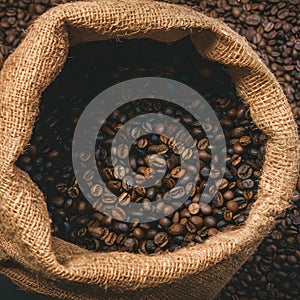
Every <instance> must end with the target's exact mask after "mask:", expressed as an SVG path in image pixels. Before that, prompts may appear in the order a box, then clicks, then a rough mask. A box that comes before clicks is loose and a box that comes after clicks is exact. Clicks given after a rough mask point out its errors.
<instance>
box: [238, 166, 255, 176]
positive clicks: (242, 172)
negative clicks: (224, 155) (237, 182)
mask: <svg viewBox="0 0 300 300" xmlns="http://www.w3.org/2000/svg"><path fill="white" fill-rule="evenodd" d="M252 173H253V170H252V169H251V167H250V166H248V165H246V164H243V165H241V166H240V167H239V168H238V171H237V175H238V177H239V178H241V179H248V178H250V177H251V175H252Z"/></svg>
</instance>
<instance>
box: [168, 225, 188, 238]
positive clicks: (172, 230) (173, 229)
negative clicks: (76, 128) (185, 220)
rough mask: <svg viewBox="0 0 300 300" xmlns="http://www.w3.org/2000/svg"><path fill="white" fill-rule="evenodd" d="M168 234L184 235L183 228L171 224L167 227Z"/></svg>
mask: <svg viewBox="0 0 300 300" xmlns="http://www.w3.org/2000/svg"><path fill="white" fill-rule="evenodd" d="M169 232H170V234H171V235H181V234H184V232H185V227H184V226H183V225H182V224H180V223H177V224H173V225H171V226H170V227H169Z"/></svg>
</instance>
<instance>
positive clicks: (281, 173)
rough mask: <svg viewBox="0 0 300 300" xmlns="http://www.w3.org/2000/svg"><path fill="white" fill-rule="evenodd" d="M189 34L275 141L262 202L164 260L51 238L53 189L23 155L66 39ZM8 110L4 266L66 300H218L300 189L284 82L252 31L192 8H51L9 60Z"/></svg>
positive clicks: (3, 148) (1, 190)
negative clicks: (233, 225) (248, 36)
mask: <svg viewBox="0 0 300 300" xmlns="http://www.w3.org/2000/svg"><path fill="white" fill-rule="evenodd" d="M188 35H189V36H190V37H191V39H192V41H193V43H194V45H195V47H196V49H197V51H198V52H199V54H200V55H202V56H203V57H205V58H207V59H209V60H212V61H217V62H219V63H221V64H223V65H225V66H226V69H227V71H228V73H229V74H230V75H231V77H232V80H233V82H234V84H235V88H236V92H237V94H238V95H239V96H240V97H242V99H243V100H244V101H245V103H246V104H247V105H248V106H249V107H250V112H251V115H252V118H253V120H254V122H255V123H256V124H257V126H258V128H259V129H260V130H261V131H262V132H264V133H265V134H266V135H267V136H268V137H269V139H268V142H267V144H266V155H265V161H264V165H263V170H262V178H261V180H260V184H259V191H258V199H257V201H256V202H255V204H254V205H253V207H252V209H251V213H250V215H249V218H248V219H247V222H246V224H245V225H244V226H242V227H241V228H239V229H238V230H235V231H233V232H227V233H220V234H218V235H217V236H215V237H212V238H209V239H208V240H207V241H206V242H205V243H204V244H201V245H198V246H194V247H190V248H185V249H181V250H179V251H177V252H175V253H170V254H165V255H157V256H146V255H142V254H130V253H121V252H117V253H93V252H90V251H87V250H85V249H81V248H79V247H77V246H75V245H72V244H70V243H67V242H65V241H63V240H61V239H58V238H55V237H52V236H51V230H50V219H49V217H48V212H47V207H46V203H45V196H44V195H43V194H42V192H41V191H40V190H39V189H38V187H37V186H36V184H34V183H33V182H32V180H31V179H30V177H29V175H28V174H27V173H25V172H23V171H22V170H20V169H19V168H18V167H16V166H15V162H16V160H17V158H18V156H19V155H20V154H21V153H22V152H23V151H24V148H25V146H26V145H27V144H28V142H29V140H30V136H31V134H32V129H33V126H34V122H35V120H36V117H37V116H38V113H39V101H40V97H41V94H42V92H43V91H44V90H45V89H46V87H47V86H48V85H50V84H51V82H52V81H53V80H54V79H55V77H56V76H57V75H58V74H59V72H60V71H61V69H62V68H63V65H64V62H65V61H66V58H67V54H68V49H69V46H70V45H75V44H77V43H79V42H88V41H96V40H104V39H120V38H151V39H155V40H158V41H161V42H173V41H177V40H178V39H181V38H183V37H185V36H188ZM99 55H101V53H99ZM78 72H80V70H78ZM0 116H1V118H0V129H1V131H0V170H1V172H0V205H1V209H0V221H1V226H0V273H2V274H4V275H6V276H8V277H9V278H11V279H12V280H13V281H14V282H15V283H16V284H18V285H19V286H20V287H22V288H23V289H26V290H28V291H31V292H38V293H43V294H46V295H52V296H55V297H59V298H65V299H212V298H213V297H214V296H215V295H216V294H217V293H218V292H219V291H220V289H221V288H222V287H223V286H224V285H225V283H226V282H227V281H228V280H229V279H230V277H231V276H232V274H233V273H234V272H235V271H236V270H237V269H238V268H239V267H240V266H241V265H242V264H243V263H244V262H245V261H246V259H247V258H248V257H249V256H250V255H251V254H252V253H253V252H254V251H255V249H256V248H257V246H258V244H259V243H260V242H261V240H262V239H263V237H264V236H265V235H266V234H267V233H268V232H269V231H270V229H271V228H272V226H273V225H274V222H275V221H274V220H275V218H276V216H279V215H280V214H281V213H282V212H283V211H284V210H285V209H286V208H287V207H288V206H289V199H291V198H292V196H293V191H294V187H295V184H296V178H297V171H298V165H297V164H298V158H299V156H298V152H297V147H298V143H299V140H298V135H297V130H296V124H295V122H294V119H293V116H292V113H291V110H290V107H289V105H288V102H287V100H286V98H285V96H284V93H283V91H282V89H281V88H280V86H279V84H278V82H277V81H276V79H275V77H274V76H273V75H272V74H271V73H270V71H269V70H268V69H267V68H266V67H265V65H264V64H263V63H262V62H261V61H260V59H259V58H258V56H257V55H256V54H255V53H254V51H252V50H251V48H250V47H249V45H248V44H247V42H246V40H245V39H244V38H242V37H241V36H239V35H237V34H236V33H235V32H233V31H232V30H231V29H230V28H229V27H228V26H226V25H225V24H223V23H221V22H219V21H217V20H215V19H212V18H209V17H206V16H204V15H202V14H201V13H199V12H196V11H194V10H192V9H191V8H186V7H182V6H176V5H171V4H166V3H161V2H153V1H128V0H126V1H85V2H76V3H67V4H64V5H61V6H57V7H55V8H53V9H51V10H49V11H48V12H47V13H45V14H44V15H42V16H41V17H39V18H38V19H37V20H36V21H35V22H34V24H33V25H32V26H31V28H30V30H29V32H28V35H27V37H26V38H25V40H24V41H23V42H22V44H21V45H20V46H19V47H18V48H17V49H16V51H15V52H14V53H13V54H12V55H10V57H9V58H8V59H7V61H6V62H5V64H4V66H3V69H2V71H1V73H0Z"/></svg>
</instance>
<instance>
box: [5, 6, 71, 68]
mask: <svg viewBox="0 0 300 300" xmlns="http://www.w3.org/2000/svg"><path fill="white" fill-rule="evenodd" d="M65 2H68V1H67V0H35V1H31V0H17V1H15V0H4V1H0V69H1V66H2V63H3V60H4V59H5V58H6V57H7V56H8V55H9V54H10V53H11V52H12V51H13V50H14V49H15V48H16V47H17V46H18V44H19V43H20V42H21V41H22V39H23V38H24V36H25V35H26V30H27V28H28V26H29V25H30V24H31V23H32V22H33V21H34V20H35V19H36V18H37V17H38V16H39V15H41V14H42V13H44V12H45V11H46V10H47V9H49V8H50V7H52V6H55V5H58V4H60V3H65Z"/></svg>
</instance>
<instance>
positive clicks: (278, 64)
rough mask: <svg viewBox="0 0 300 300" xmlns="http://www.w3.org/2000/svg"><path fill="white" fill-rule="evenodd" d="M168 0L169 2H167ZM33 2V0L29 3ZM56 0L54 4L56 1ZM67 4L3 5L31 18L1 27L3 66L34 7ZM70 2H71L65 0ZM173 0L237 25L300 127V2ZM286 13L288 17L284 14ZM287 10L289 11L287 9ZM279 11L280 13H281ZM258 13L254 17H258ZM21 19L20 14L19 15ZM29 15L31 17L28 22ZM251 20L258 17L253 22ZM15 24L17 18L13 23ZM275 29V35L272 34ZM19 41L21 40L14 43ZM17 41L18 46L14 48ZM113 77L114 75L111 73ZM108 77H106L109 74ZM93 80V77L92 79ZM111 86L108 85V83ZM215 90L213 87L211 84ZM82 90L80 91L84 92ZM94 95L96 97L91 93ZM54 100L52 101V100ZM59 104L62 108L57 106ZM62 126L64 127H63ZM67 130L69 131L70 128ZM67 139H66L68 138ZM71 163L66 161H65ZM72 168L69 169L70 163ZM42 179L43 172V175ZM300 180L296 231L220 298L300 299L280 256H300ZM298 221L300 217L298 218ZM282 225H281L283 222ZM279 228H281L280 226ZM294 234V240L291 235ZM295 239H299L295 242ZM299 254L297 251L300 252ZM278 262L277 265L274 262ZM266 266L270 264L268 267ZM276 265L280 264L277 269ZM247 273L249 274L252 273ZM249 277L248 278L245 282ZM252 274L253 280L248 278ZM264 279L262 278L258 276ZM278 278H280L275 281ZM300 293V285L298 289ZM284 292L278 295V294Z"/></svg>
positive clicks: (285, 218) (1, 14)
mask: <svg viewBox="0 0 300 300" xmlns="http://www.w3.org/2000/svg"><path fill="white" fill-rule="evenodd" d="M163 1H164V0H163ZM29 2H30V3H29ZM51 2H53V3H51ZM54 2H56V3H59V2H63V1H60V0H56V1H49V0H41V1H34V3H32V1H25V0H24V1H21V0H20V1H11V0H6V1H5V0H4V1H2V2H1V3H0V8H1V9H0V23H1V24H2V22H4V23H5V21H3V20H4V19H7V18H8V15H9V14H10V13H9V12H8V11H9V10H16V11H17V12H18V13H19V14H20V15H21V16H22V15H23V14H24V15H25V16H26V17H24V18H23V20H24V21H25V22H26V25H24V27H21V26H17V25H16V23H14V24H13V25H11V24H10V26H7V25H6V27H5V26H0V69H1V60H2V58H3V59H5V58H6V57H7V55H8V54H9V53H10V52H11V51H13V49H14V48H15V47H16V46H17V45H18V43H19V41H20V40H21V38H20V36H21V37H23V36H24V35H25V33H26V30H27V28H28V26H29V25H30V23H31V22H32V20H33V19H35V18H36V17H37V16H38V15H39V14H40V13H41V12H38V13H37V11H36V10H35V11H34V10H33V6H34V5H42V6H44V7H45V10H46V9H48V8H49V7H50V6H51V5H53V4H55V3H54ZM65 2H66V1H65ZM169 2H173V3H179V4H187V5H191V6H194V7H195V9H197V10H199V11H202V12H204V13H205V14H207V15H210V16H213V17H216V18H219V19H221V20H223V21H224V22H225V23H226V24H228V25H229V26H230V27H231V28H233V29H234V30H235V31H236V32H238V33H239V34H241V35H243V36H245V37H246V38H247V39H248V41H249V42H250V45H251V46H252V47H253V49H254V50H255V51H256V52H257V54H258V55H259V56H260V57H261V58H262V59H263V61H264V62H265V63H266V65H267V66H268V67H269V68H271V65H273V66H272V68H271V70H272V71H273V73H274V74H275V76H276V77H277V78H278V80H279V82H280V84H281V85H282V87H283V89H284V91H285V93H286V95H287V98H288V101H289V103H290V106H291V108H292V111H293V114H294V116H295V118H296V121H297V124H298V126H299V127H298V128H299V130H300V112H299V111H300V91H299V85H298V84H297V83H298V81H299V65H300V60H299V57H300V56H299V18H297V15H298V14H299V1H298V0H284V1H279V0H269V1H251V0H241V1H237V0H228V1H222V0H221V1H220V0H201V1H199V0H170V1H169ZM29 5H31V12H29V8H28V7H29ZM282 11H283V12H284V15H285V16H283V15H282V13H283V12H282ZM286 11H288V13H286ZM279 14H280V15H281V16H280V17H279ZM253 16H254V17H253ZM17 19H19V18H17ZM25 19H26V20H25ZM251 19H257V20H256V21H254V22H255V23H254V24H253V21H251ZM10 22H12V20H11V21H10ZM270 32H272V34H271V35H268V34H269V33H270ZM10 33H13V34H12V36H13V38H10V41H9V40H8V41H6V37H7V36H8V35H10ZM15 40H17V41H16V42H15ZM13 45H14V46H13ZM110 76H112V74H110ZM104 79H105V78H104ZM90 80H92V78H90ZM107 87H108V86H107ZM211 90H212V91H213V90H214V86H212V87H211ZM79 94H80V93H79ZM91 99H92V97H91ZM51 100H52V101H53V99H51ZM56 107H57V106H56ZM62 128H64V127H63V126H62ZM66 131H68V129H67V130H66ZM64 142H66V139H65V141H64ZM31 151H32V153H35V151H36V150H35V148H34V147H32V150H31ZM66 165H67V164H66ZM66 169H68V167H66ZM38 177H39V176H38ZM299 192H300V179H299V180H298V185H297V193H296V195H295V199H294V201H295V205H293V207H292V208H291V209H289V210H288V211H287V213H286V214H284V215H282V216H281V217H280V218H279V220H278V222H279V224H280V223H281V222H283V223H285V224H291V220H292V226H294V229H295V228H296V229H297V233H296V231H295V230H294V231H293V232H292V233H291V232H290V231H288V230H289V229H288V227H286V226H282V227H280V228H281V231H280V230H279V231H280V232H281V233H282V236H281V237H279V239H274V238H273V236H272V233H271V234H270V235H269V236H268V237H267V238H266V239H265V241H264V242H263V243H262V244H261V246H260V247H259V248H258V250H257V252H256V253H255V254H254V256H253V257H252V258H251V259H250V260H249V262H247V263H246V264H245V265H244V266H243V267H242V268H241V269H240V271H239V272H238V273H237V274H236V275H235V276H234V278H233V280H232V281H231V282H230V283H229V284H228V285H227V287H226V288H225V289H224V291H223V292H222V294H221V295H220V296H219V299H264V298H268V299H278V297H279V298H284V299H285V298H286V299H297V298H299V297H300V293H299V292H298V294H297V293H295V288H294V293H292V292H291V288H290V284H291V282H293V284H294V282H296V283H297V282H298V283H299V282H300V280H299V279H300V278H299V275H298V276H297V277H295V278H294V277H293V276H292V277H290V276H289V274H290V272H291V269H290V267H289V264H287V263H286V261H285V260H282V259H279V257H280V256H281V257H282V255H285V257H288V255H290V253H291V252H293V251H294V253H295V254H293V255H295V256H296V257H297V259H298V260H299V249H300V243H299V232H300V225H299V223H297V221H296V222H294V221H293V219H294V218H295V217H293V218H291V217H290V216H291V212H292V211H293V210H295V209H296V210H298V211H299V205H300V204H299V203H300V193H299ZM296 220H297V219H296ZM278 226H279V225H278ZM274 230H277V227H276V229H274ZM289 237H293V238H290V239H289V242H288V238H289ZM291 241H294V242H292V243H291ZM268 245H275V247H272V249H273V253H272V254H268V258H269V260H268V261H266V262H262V259H261V258H262V257H265V256H266V255H267V254H266V251H264V249H265V248H266V247H267V246H268ZM297 253H298V254H297ZM273 262H274V263H273ZM266 265H267V267H265V266H266ZM275 265H276V268H275ZM294 272H296V273H297V274H299V273H300V271H299V265H298V264H295V267H294ZM277 273H280V274H281V275H280V284H275V283H274V282H275V279H274V278H277V276H276V275H274V274H277ZM248 275H249V276H250V277H248ZM245 278H248V281H245ZM249 278H250V279H249ZM260 278H262V280H258V279H260ZM276 280H277V281H278V279H276ZM298 291H300V288H299V287H298ZM278 295H279V296H278Z"/></svg>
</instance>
